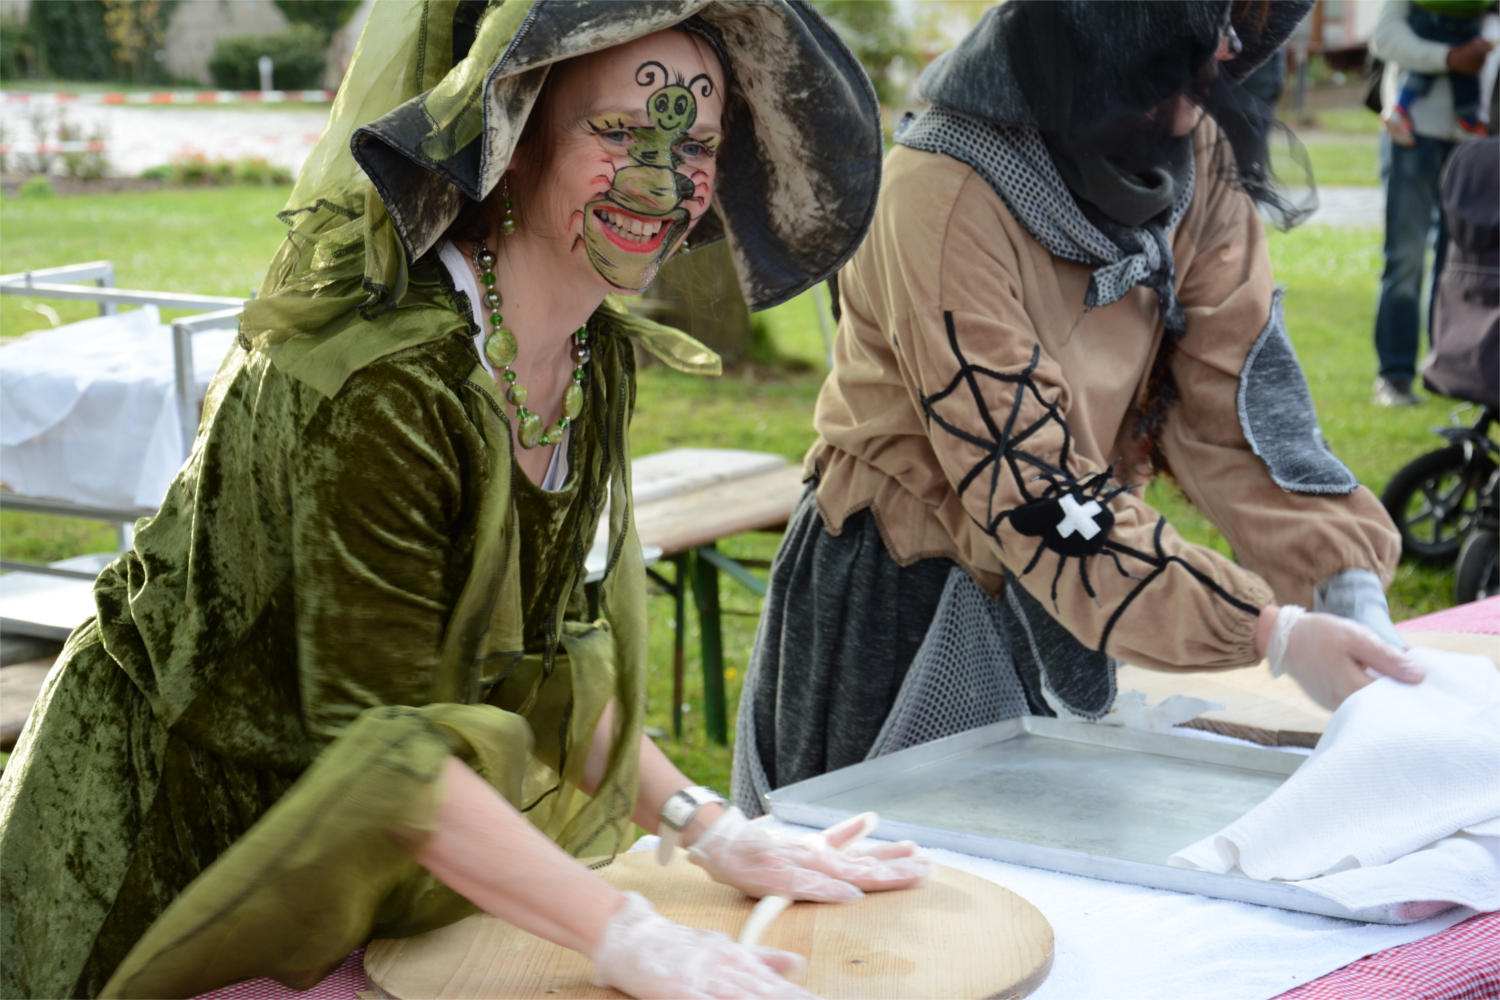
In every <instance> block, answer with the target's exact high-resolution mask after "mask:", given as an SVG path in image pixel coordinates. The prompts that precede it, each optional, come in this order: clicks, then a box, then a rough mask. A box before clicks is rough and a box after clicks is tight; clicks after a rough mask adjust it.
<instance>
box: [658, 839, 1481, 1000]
mask: <svg viewBox="0 0 1500 1000" xmlns="http://www.w3.org/2000/svg"><path fill="white" fill-rule="evenodd" d="M784 828H785V829H787V830H790V831H794V832H798V833H803V832H808V831H807V830H806V829H805V828H802V827H795V826H784ZM656 843H657V840H656V838H655V837H643V838H641V840H640V841H639V842H638V843H637V844H636V845H635V847H634V848H632V849H633V850H637V851H639V850H653V851H654V850H655V849H656ZM927 854H928V855H929V856H930V857H931V858H932V859H933V860H934V861H936V862H938V863H939V864H944V865H948V866H949V867H952V868H957V869H959V870H960V871H966V872H970V873H972V874H974V875H978V876H980V877H981V878H987V879H989V880H990V881H991V882H994V883H996V884H997V885H1002V886H1004V887H1005V888H1007V889H1009V890H1011V891H1012V892H1014V893H1016V894H1018V895H1020V896H1022V897H1024V898H1025V899H1026V900H1028V901H1029V902H1030V903H1031V904H1032V905H1033V906H1035V907H1036V908H1037V909H1039V910H1041V911H1042V914H1043V915H1044V916H1045V917H1046V918H1047V921H1048V922H1049V923H1050V924H1051V925H1052V931H1053V934H1054V935H1055V951H1054V959H1053V963H1052V971H1051V973H1050V974H1049V975H1048V976H1047V980H1046V981H1045V982H1044V983H1043V984H1042V985H1041V987H1040V988H1038V989H1037V990H1036V992H1034V993H1032V994H1031V996H1032V997H1034V998H1035V1000H1164V998H1182V1000H1187V998H1192V1000H1267V998H1269V997H1274V996H1276V995H1278V994H1280V993H1284V992H1286V991H1287V990H1289V989H1292V988H1293V987H1295V986H1300V985H1302V984H1303V983H1306V982H1310V981H1312V980H1314V979H1317V978H1318V977H1319V976H1323V975H1326V974H1328V973H1330V972H1332V971H1333V970H1334V969H1338V968H1342V967H1343V966H1345V965H1348V964H1349V963H1350V962H1353V961H1356V960H1357V959H1360V958H1363V957H1364V956H1365V955H1368V954H1370V953H1372V952H1377V951H1381V950H1383V949H1385V948H1393V947H1395V946H1396V945H1400V944H1406V943H1407V942H1410V941H1416V940H1418V939H1420V938H1424V937H1427V936H1428V935H1429V934H1436V933H1437V932H1438V931H1441V930H1444V929H1446V928H1448V927H1451V926H1452V925H1454V924H1456V923H1458V922H1459V921H1461V920H1464V919H1466V918H1468V917H1470V916H1472V915H1473V913H1474V911H1473V910H1468V909H1463V908H1455V909H1453V910H1450V911H1448V912H1447V913H1444V914H1439V915H1438V916H1435V917H1430V918H1428V919H1427V920H1423V921H1420V922H1418V923H1414V924H1400V925H1391V924H1362V923H1356V922H1354V921H1350V920H1339V919H1336V918H1334V917H1320V916H1316V915H1314V914H1311V913H1298V912H1294V911H1291V910H1280V909H1276V908H1274V907H1269V906H1253V905H1251V904H1249V903H1236V902H1232V901H1230V900H1225V899H1213V898H1211V897H1208V896H1189V895H1185V894H1183V893H1177V892H1168V891H1166V890H1163V889H1147V888H1144V887H1142V886H1137V885H1126V884H1124V883H1120V882H1105V881H1101V880H1099V879H1092V878H1084V877H1082V876H1078V875H1063V874H1061V873H1058V872H1050V871H1044V870H1042V869H1039V868H1027V867H1025V866H1023V865H1013V864H1007V863H1005V862H1002V861H991V860H990V859H988V858H978V857H973V856H971V855H967V854H956V853H954V852H952V851H943V850H935V849H927ZM678 863H679V864H680V863H682V862H681V861H680V860H679V862H678ZM808 905H814V904H808ZM854 905H856V906H857V905H859V904H857V903H856V904H854Z"/></svg>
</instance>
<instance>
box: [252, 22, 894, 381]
mask: <svg viewBox="0 0 1500 1000" xmlns="http://www.w3.org/2000/svg"><path fill="white" fill-rule="evenodd" d="M683 22H689V23H688V25H686V27H689V28H691V29H692V30H694V31H695V32H697V33H699V34H701V35H704V36H705V37H706V38H707V39H708V40H709V41H710V43H711V44H712V45H713V47H714V48H715V50H716V51H717V52H719V54H720V57H721V59H722V60H723V61H724V63H725V66H724V70H725V75H726V78H727V87H726V106H725V128H726V132H727V135H726V138H725V143H724V146H723V147H722V149H721V151H720V154H719V174H718V180H717V182H716V190H715V193H714V201H713V205H712V207H711V208H710V210H709V212H708V214H707V215H706V216H705V217H704V218H703V219H702V220H701V221H700V223H699V225H698V228H697V229H696V230H695V233H694V238H693V239H694V244H695V245H701V244H703V243H706V242H711V241H713V240H715V239H718V238H721V237H722V238H727V239H728V240H729V245H730V250H731V256H732V257H733V260H734V265H735V270H736V272H737V274H738V276H739V280H740V284H741V287H742V288H743V290H744V292H745V299H746V301H747V302H748V303H749V304H750V307H751V308H752V309H765V308H768V307H770V306H773V305H776V304H778V303H780V302H783V301H785V300H787V299H789V298H791V297H792V296H794V295H796V294H798V293H799V292H802V291H803V290H805V289H807V288H809V287H811V286H812V285H814V284H816V283H817V282H818V281H821V280H823V279H824V278H826V277H827V276H828V275H830V274H832V273H833V272H835V271H836V270H838V268H839V267H841V266H843V264H844V262H845V261H847V260H848V259H849V257H850V256H851V255H852V254H853V253H854V250H855V249H856V248H857V247H858V246H859V243H860V241H861V240H862V239H863V238H864V235H865V232H866V231H867V230H868V228H869V225H870V221H871V219H872V217H873V215H874V211H875V201H876V196H877V193H878V191H879V187H880V160H881V155H882V147H881V134H880V114H879V105H878V104H877V102H876V100H875V93H874V90H873V89H872V88H871V86H870V83H869V80H868V78H867V77H866V76H865V73H864V70H863V69H862V68H861V67H860V65H859V62H858V60H856V59H855V58H854V56H853V55H852V54H851V53H850V52H849V50H848V48H847V47H846V46H845V45H844V44H843V42H842V41H841V40H840V39H839V38H838V36H837V35H836V34H835V33H834V32H833V30H832V29H831V28H829V27H828V25H827V24H826V23H825V22H824V21H823V19H822V18H821V17H819V16H818V14H817V13H816V12H814V11H813V10H812V8H811V7H809V6H808V5H807V4H806V3H805V2H803V0H756V2H730V0H650V2H632V0H615V2H609V3H594V2H587V0H535V2H532V0H495V2H490V3H486V2H484V0H382V2H381V3H377V4H375V5H374V6H373V9H372V11H371V13H370V17H369V20H368V21H367V22H366V24H365V29H364V32H363V33H362V34H361V36H360V40H359V44H358V46H357V48H356V49H355V53H354V58H353V61H352V62H351V64H350V67H349V72H348V74H347V75H346V76H345V78H344V81H343V84H342V85H341V86H340V88H339V94H338V98H337V99H336V100H335V101H334V104H333V108H332V111H331V113H330V116H329V121H328V125H327V127H326V128H325V129H324V131H323V134H322V136H321V137H320V138H319V140H318V143H317V145H316V146H315V147H314V148H313V151H312V153H311V154H310V155H309V157H308V159H307V161H306V163H305V164H304V166H303V168H302V172H301V174H300V176H299V177H298V180H297V184H296V186H295V187H294V188H293V190H292V194H291V197H290V198H289V199H288V201H287V205H286V208H285V210H284V211H283V212H282V213H281V217H282V219H283V220H285V221H286V222H288V223H289V224H290V226H291V232H290V233H289V234H288V238H287V240H286V242H285V243H284V244H283V246H282V248H281V250H280V251H279V252H278V253H277V255H276V258H275V259H274V260H273V262H272V265H271V269H270V271H269V272H268V274H267V275H266V279H265V282H264V284H263V285H262V287H261V291H260V294H259V296H258V297H257V298H256V299H254V300H253V301H252V302H251V303H249V305H248V306H247V307H246V309H245V314H244V318H243V321H242V323H241V333H242V336H243V337H244V339H245V340H246V342H247V343H248V344H249V345H250V346H252V347H254V348H259V349H262V350H266V351H269V352H271V353H272V355H273V358H274V360H275V363H276V364H277V366H278V367H279V368H281V369H282V370H284V371H286V372H287V373H288V374H291V375H293V376H294V377H297V378H300V379H302V380H303V381H305V382H307V383H309V384H311V385H313V386H314V387H315V388H317V389H319V390H320V391H322V392H324V393H326V394H328V395H333V394H334V393H336V392H337V391H338V389H339V388H340V387H341V386H342V385H343V383H344V381H345V380H346V379H347V378H348V376H349V375H350V374H351V373H353V372H354V371H357V370H358V369H359V368H361V367H363V366H364V365H367V364H369V363H370V362H372V361H374V360H377V359H378V358H381V357H384V356H386V355H388V354H390V353H393V352H394V351H397V350H400V349H402V348H405V347H410V346H413V345H415V344H418V343H423V342H425V341H427V340H431V339H435V338H436V337H438V336H442V335H443V334H444V333H446V332H448V331H449V330H450V329H451V322H447V323H445V322H443V321H440V320H438V319H437V318H436V317H426V316H424V315H423V308H422V307H423V304H424V303H423V301H421V298H422V297H421V296H418V295H414V294H409V293H410V292H411V288H410V285H409V278H410V275H409V268H410V266H411V264H412V263H413V262H415V261H417V260H418V259H419V258H421V257H422V256H423V255H424V254H426V253H427V252H428V251H429V250H431V249H432V247H433V245H434V244H436V243H437V242H438V240H439V239H440V238H441V236H442V234H443V233H444V231H446V230H447V228H448V226H449V225H451V224H452V222H453V220H454V219H455V218H456V217H457V215H458V213H459V211H460V209H461V208H462V207H463V206H464V204H465V203H466V200H474V201H479V200H482V199H483V198H484V197H485V196H487V195H488V194H489V193H490V192H491V191H492V190H493V189H494V187H495V185H496V184H497V183H499V181H500V177H501V175H502V174H503V173H504V171H505V168H506V166H507V165H508V164H509V162H510V158H511V154H512V153H513V152H514V150H515V147H516V143H517V141H518V140H519V139H520V136H521V132H522V129H523V128H524V126H525V123H526V120H527V118H528V117H529V116H530V114H531V111H532V108H533V106H534V105H535V103H536V99H537V95H538V93H539V92H540V90H541V87H542V85H543V83H544V82H545V80H546V78H547V71H548V68H549V66H550V65H551V64H552V63H555V62H558V61H560V60H563V59H570V58H573V57H575V56H580V55H585V54H587V53H590V52H596V51H599V50H601V49H606V48H610V47H612V46H615V45H620V44H623V43H625V42H629V41H631V40H633V39H636V38H639V37H641V36H643V35H648V34H651V33H652V32H655V31H660V30H662V29H664V28H670V27H673V26H676V25H679V24H683ZM427 311H432V310H430V309H429V310H427ZM398 316H399V317H400V320H399V321H397V317H398ZM626 323H627V325H628V326H631V327H632V329H631V330H630V332H632V333H639V334H641V335H642V338H643V339H644V340H646V341H647V346H653V345H652V344H651V340H652V334H653V333H659V332H660V328H659V327H655V325H654V324H650V323H649V322H647V321H643V320H638V319H634V318H631V319H629V320H627V321H626ZM653 328H654V329H653ZM656 339H657V340H658V341H662V340H665V339H667V338H662V337H659V336H658V337H657V338H656ZM657 346H660V344H658V345H657ZM658 353H662V351H661V350H658ZM666 353H667V354H668V355H669V356H668V358H667V360H668V361H669V363H673V364H675V365H676V366H677V367H683V368H687V369H689V370H695V369H696V370H702V369H703V368H705V367H708V366H709V365H710V361H709V360H708V359H711V358H712V355H708V358H703V357H695V356H694V352H693V350H692V349H691V348H688V349H682V348H681V347H680V346H679V347H677V348H672V347H670V346H669V347H668V349H667V350H666ZM702 353H706V352H702ZM712 364H713V365H716V364H717V361H716V359H713V360H712Z"/></svg>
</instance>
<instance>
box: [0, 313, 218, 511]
mask: <svg viewBox="0 0 1500 1000" xmlns="http://www.w3.org/2000/svg"><path fill="white" fill-rule="evenodd" d="M234 337H235V331H234V330H209V331H205V332H203V333H198V334H195V335H194V336H193V369H194V378H195V379H196V380H197V382H198V384H199V385H200V386H204V385H207V384H208V382H209V380H210V379H211V378H212V377H213V374H214V371H215V370H216V369H217V368H218V367H219V363H220V361H222V360H223V358H224V355H225V354H226V353H228V351H229V348H230V346H231V345H232V344H233V342H234ZM173 370H174V369H173V360H172V330H171V327H169V326H166V325H163V324H162V322H161V317H160V314H159V313H158V311H157V308H156V307H155V306H145V307H143V308H141V309H134V310H130V311H128V312H122V313H120V314H118V315H115V316H100V317H98V318H97V319H89V320H84V321H82V322H79V323H69V324H68V325H66V326H60V327H57V328H56V329H53V330H42V331H39V332H37V333H32V334H29V335H27V336H25V337H21V338H20V339H18V340H16V341H14V342H12V343H9V344H6V345H5V346H4V347H0V481H3V482H4V483H5V485H6V486H7V487H9V488H10V489H12V490H14V491H15V492H17V493H21V494H24V495H26V496H38V497H53V498H56V499H59V500H71V501H73V502H74V503H82V504H89V505H93V506H101V507H155V506H156V505H158V504H159V503H161V500H162V497H163V496H164V495H165V494H166V491H167V486H168V485H169V484H170V483H171V481H172V478H173V477H174V476H175V475H176V474H177V470H178V468H179V467H180V466H181V465H182V463H183V460H184V459H186V458H187V454H186V452H185V450H184V448H183V443H182V425H181V423H180V421H179V418H178V407H177V391H176V384H175V379H174V377H173Z"/></svg>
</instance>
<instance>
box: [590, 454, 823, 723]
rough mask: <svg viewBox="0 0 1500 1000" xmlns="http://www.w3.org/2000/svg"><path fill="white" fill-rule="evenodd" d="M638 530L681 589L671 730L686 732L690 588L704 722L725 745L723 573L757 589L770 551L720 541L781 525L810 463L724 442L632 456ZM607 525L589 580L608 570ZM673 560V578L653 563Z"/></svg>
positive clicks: (674, 592) (651, 556) (675, 591)
mask: <svg viewBox="0 0 1500 1000" xmlns="http://www.w3.org/2000/svg"><path fill="white" fill-rule="evenodd" d="M631 480H632V481H631V487H632V491H633V494H634V497H635V511H634V514H635V524H636V532H637V534H638V535H639V536H640V539H641V547H642V548H643V549H644V550H645V555H646V561H647V566H648V569H647V571H646V572H647V574H648V575H649V576H650V578H651V579H652V580H653V581H654V582H655V583H656V584H657V585H658V586H659V587H661V588H662V589H663V590H664V591H666V592H667V593H668V594H669V595H671V597H672V598H673V600H674V602H675V604H676V609H675V634H674V637H673V645H672V732H673V735H674V736H676V737H681V735H682V705H683V679H684V673H685V664H684V659H685V648H684V647H685V641H684V633H685V623H686V610H687V608H686V604H687V595H688V593H689V592H691V593H692V595H693V602H694V604H695V605H697V608H698V622H699V648H700V650H701V655H702V667H703V692H704V728H705V729H706V731H707V733H708V736H709V738H710V739H712V740H713V741H714V742H716V743H719V744H720V745H724V744H727V743H728V742H729V718H728V711H727V704H726V698H725V694H724V641H723V628H722V622H721V617H722V615H721V611H720V607H719V573H720V572H721V571H722V572H724V573H727V574H728V575H729V576H730V577H731V578H732V579H734V580H736V581H737V582H739V583H740V584H741V585H743V586H744V587H746V588H747V589H748V590H750V591H751V592H752V593H754V594H755V595H756V596H758V597H764V596H765V593H766V585H765V583H764V582H763V581H761V580H760V578H758V577H756V576H755V575H754V574H753V573H751V572H750V569H751V568H764V567H766V566H768V565H769V563H767V562H765V561H762V560H735V559H731V558H730V557H729V556H726V555H725V554H724V553H722V552H720V551H719V550H718V548H717V542H718V541H719V540H720V539H723V538H728V537H729V536H731V535H737V534H740V533H742V532H746V531H772V530H779V529H781V528H782V527H784V526H785V525H786V522H787V519H788V518H790V517H791V514H792V508H793V507H795V506H796V504H797V498H798V497H800V496H801V495H802V469H801V467H800V466H796V465H791V464H789V463H788V462H787V460H786V459H784V458H782V457H781V456H780V455H768V454H765V453H763V452H753V451H735V450H729V449H719V448H676V449H673V450H671V451H664V452H659V453H657V454H655V455H646V456H644V457H642V458H638V459H636V460H635V461H634V462H632V463H631ZM606 535H607V525H601V533H600V535H599V537H598V538H596V539H595V543H594V550H593V551H592V552H591V553H590V556H589V562H588V569H589V579H590V580H591V581H597V580H598V579H599V578H600V577H601V576H602V575H603V570H604V562H605V551H606V545H607V537H606ZM663 561H666V562H671V563H672V564H673V565H674V567H675V573H674V574H673V576H672V578H671V579H668V578H667V577H666V576H664V575H662V573H661V572H660V570H659V569H658V568H656V565H655V564H658V563H659V562H663Z"/></svg>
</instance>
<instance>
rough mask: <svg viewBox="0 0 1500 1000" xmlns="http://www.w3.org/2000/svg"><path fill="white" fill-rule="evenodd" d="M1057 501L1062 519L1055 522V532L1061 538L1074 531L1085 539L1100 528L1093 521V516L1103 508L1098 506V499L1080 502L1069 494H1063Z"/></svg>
mask: <svg viewBox="0 0 1500 1000" xmlns="http://www.w3.org/2000/svg"><path fill="white" fill-rule="evenodd" d="M1057 503H1058V506H1060V507H1062V509H1063V519H1062V520H1061V521H1059V522H1057V533H1058V534H1059V535H1061V536H1062V537H1063V538H1067V537H1068V536H1069V535H1071V534H1072V533H1073V532H1075V531H1076V532H1078V533H1079V534H1080V535H1082V536H1083V537H1084V538H1085V539H1088V538H1093V537H1094V536H1095V535H1097V534H1099V532H1100V531H1101V530H1102V529H1101V528H1100V527H1099V525H1097V524H1095V523H1094V516H1095V515H1096V514H1099V513H1101V512H1102V511H1103V510H1104V508H1103V507H1100V506H1099V501H1097V500H1090V501H1089V502H1088V503H1085V504H1080V503H1079V502H1078V501H1077V500H1074V499H1073V498H1072V497H1071V496H1064V497H1063V498H1062V499H1061V500H1059V501H1058V502H1057Z"/></svg>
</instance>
